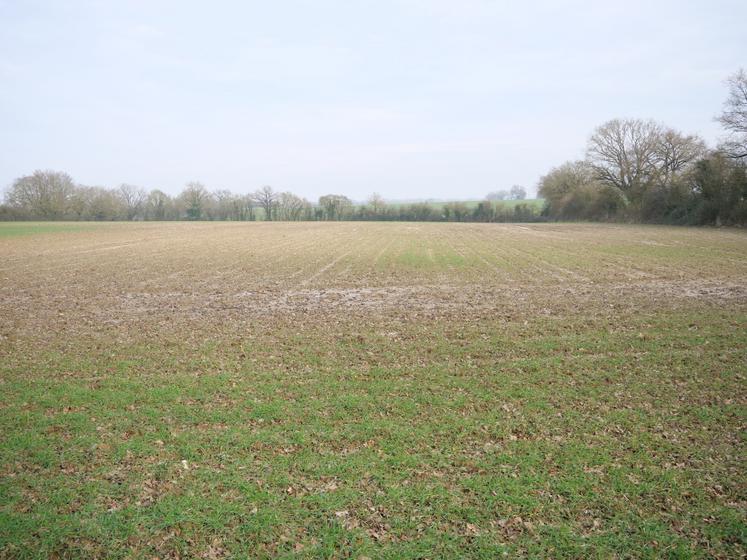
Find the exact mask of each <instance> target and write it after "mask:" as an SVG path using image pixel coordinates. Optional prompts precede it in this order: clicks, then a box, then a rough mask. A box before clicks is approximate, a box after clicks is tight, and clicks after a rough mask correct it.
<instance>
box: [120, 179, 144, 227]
mask: <svg viewBox="0 0 747 560" xmlns="http://www.w3.org/2000/svg"><path fill="white" fill-rule="evenodd" d="M118 191H119V192H118V194H119V197H120V198H121V199H122V202H123V203H124V207H125V212H126V217H127V219H128V220H134V219H135V218H136V217H137V216H138V215H142V213H143V211H144V206H145V201H146V200H147V199H148V193H147V192H145V190H144V189H141V188H140V187H136V186H135V185H128V184H126V183H123V184H121V185H119V189H118Z"/></svg>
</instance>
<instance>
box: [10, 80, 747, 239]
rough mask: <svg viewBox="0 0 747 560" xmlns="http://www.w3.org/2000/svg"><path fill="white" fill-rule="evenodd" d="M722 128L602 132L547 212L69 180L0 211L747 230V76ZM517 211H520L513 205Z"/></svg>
mask: <svg viewBox="0 0 747 560" xmlns="http://www.w3.org/2000/svg"><path fill="white" fill-rule="evenodd" d="M727 83H728V87H729V95H728V98H727V100H726V102H725V104H724V108H723V112H722V114H721V115H720V116H719V117H718V120H719V122H720V123H721V124H722V125H723V127H724V130H725V132H726V136H725V137H724V138H723V140H722V142H721V143H720V144H719V145H718V146H717V147H716V148H715V149H709V148H708V147H707V146H706V144H705V142H704V141H703V140H702V139H701V138H699V137H698V136H696V135H687V134H683V133H681V132H679V131H677V130H674V129H672V128H670V127H668V126H665V125H663V124H660V123H657V122H654V121H645V120H639V119H614V120H611V121H609V122H607V123H605V124H603V125H601V126H599V127H598V128H597V129H596V130H594V132H593V134H592V135H591V137H590V139H589V141H588V145H587V149H586V155H585V158H584V159H582V160H579V161H571V162H567V163H564V164H562V165H560V166H558V167H556V168H554V169H552V170H551V171H550V172H549V173H547V174H546V175H544V176H543V177H542V178H541V179H540V181H539V184H538V194H539V196H540V197H542V198H543V199H544V206H540V205H537V204H531V203H527V202H523V200H524V199H525V198H526V190H525V189H524V188H523V187H520V186H518V185H515V186H513V187H512V188H511V189H510V190H501V191H494V192H491V193H489V194H488V195H487V196H486V197H485V200H483V201H480V202H477V203H475V204H466V203H464V202H448V203H443V204H434V203H428V202H414V203H410V204H391V203H387V202H386V201H385V200H384V199H383V198H382V197H381V196H379V195H378V194H374V195H372V196H371V197H370V198H369V200H367V201H366V202H365V203H364V204H354V203H353V201H351V200H350V199H349V198H348V197H346V196H344V195H340V194H328V195H324V196H322V197H320V198H319V199H318V201H317V202H316V203H311V202H309V201H308V200H306V199H305V198H302V197H299V196H297V195H295V194H293V193H291V192H278V191H275V190H274V189H273V188H272V187H270V186H265V187H262V188H260V189H258V190H256V191H254V192H252V193H249V194H235V193H232V192H230V191H228V190H216V191H213V192H210V191H208V190H207V188H206V187H205V186H204V185H203V184H202V183H199V182H190V183H187V185H186V186H185V188H184V189H183V190H182V192H181V193H180V194H179V195H178V196H173V197H172V196H169V195H168V194H166V193H164V192H163V191H161V190H158V189H154V190H151V191H146V190H145V189H143V188H141V187H137V186H133V185H128V184H122V185H120V186H119V187H117V188H113V189H112V188H104V187H89V186H84V185H78V184H76V183H75V182H74V181H73V179H72V178H71V177H70V176H69V175H68V174H67V173H62V172H57V171H35V172H34V173H33V174H31V175H28V176H25V177H20V178H18V179H16V180H15V181H14V182H13V184H12V185H11V186H10V187H9V188H8V189H7V191H6V193H5V197H4V202H3V204H2V205H0V219H4V220H31V219H34V220H234V221H251V220H269V221H272V220H284V221H299V220H392V221H455V222H465V221H478V222H533V221H546V220H593V221H600V220H601V221H636V222H651V223H673V224H713V225H721V224H732V225H745V224H747V73H745V72H744V70H739V71H738V72H737V73H736V74H734V75H733V76H731V77H730V78H729V79H728V81H727ZM506 200H512V201H513V202H511V203H507V202H506Z"/></svg>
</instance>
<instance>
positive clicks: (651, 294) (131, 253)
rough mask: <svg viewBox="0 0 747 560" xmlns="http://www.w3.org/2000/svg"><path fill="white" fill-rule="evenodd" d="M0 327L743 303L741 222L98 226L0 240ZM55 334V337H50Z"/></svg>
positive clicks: (25, 330) (42, 334) (44, 332)
mask: <svg viewBox="0 0 747 560" xmlns="http://www.w3.org/2000/svg"><path fill="white" fill-rule="evenodd" d="M0 254H2V257H3V258H2V261H1V262H0V280H1V283H0V336H2V337H3V339H12V338H18V337H21V338H25V337H31V338H39V339H45V338H46V337H47V336H50V335H52V334H55V333H57V334H59V332H60V330H62V329H65V330H66V331H69V332H70V334H71V335H86V334H89V333H91V334H93V333H96V332H98V331H100V330H102V329H103V330H106V329H115V330H117V331H118V334H119V335H123V334H129V335H132V336H134V337H137V336H138V334H139V333H142V332H149V333H150V335H153V334H154V333H156V332H157V331H158V330H159V329H162V330H168V329H173V328H185V326H186V325H189V328H190V329H195V328H201V327H203V328H205V329H210V328H214V327H215V326H220V327H221V328H225V327H226V326H227V325H228V326H230V325H234V326H241V325H244V324H246V323H248V322H252V321H257V320H259V321H263V322H265V321H268V320H269V321H272V320H276V319H278V320H280V319H291V320H293V319H294V318H300V317H306V318H308V319H313V320H314V321H318V322H319V321H321V323H320V324H323V322H324V321H327V320H333V321H338V320H342V321H345V320H348V319H350V318H351V317H359V318H364V319H365V318H366V317H375V316H381V315H384V316H387V315H397V316H400V317H413V318H415V319H419V318H422V317H424V316H425V317H427V316H439V317H440V316H446V317H448V316H460V315H473V316H481V315H484V314H490V315H493V316H495V315H498V316H501V317H505V318H507V319H509V320H511V319H520V318H522V317H525V316H527V315H532V314H534V315H537V314H546V315H552V314H581V313H587V314H588V313H604V312H605V310H607V309H613V310H614V309H617V310H619V309H646V308H647V307H651V306H662V305H665V306H666V305H674V306H677V305H691V304H692V303H693V302H695V301H697V302H699V303H702V304H706V305H730V306H734V305H737V306H744V305H747V232H743V231H738V230H711V229H693V228H666V227H650V226H647V227H638V226H615V225H570V224H539V225H513V224H511V225H496V224H410V223H243V224H241V223H165V224H101V225H99V226H97V227H93V228H91V229H89V230H86V231H71V232H65V233H56V234H38V235H29V236H20V237H12V238H6V239H0ZM57 334H55V336H57Z"/></svg>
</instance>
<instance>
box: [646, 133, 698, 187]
mask: <svg viewBox="0 0 747 560" xmlns="http://www.w3.org/2000/svg"><path fill="white" fill-rule="evenodd" d="M706 151H707V150H706V145H705V142H703V140H702V139H701V138H700V137H698V136H695V135H687V136H686V135H684V134H681V133H679V132H677V131H676V130H674V129H671V128H666V129H663V130H662V131H661V134H660V135H659V142H658V145H657V148H656V155H655V160H654V161H655V164H656V168H657V171H658V182H659V184H661V185H663V186H669V185H670V184H671V183H672V181H673V180H674V179H675V177H676V176H677V175H678V174H679V173H681V172H682V171H684V170H685V169H686V168H688V167H689V166H691V165H692V164H693V163H694V162H695V161H697V160H698V159H700V158H702V157H704V156H705V155H706Z"/></svg>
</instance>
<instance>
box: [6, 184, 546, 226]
mask: <svg viewBox="0 0 747 560" xmlns="http://www.w3.org/2000/svg"><path fill="white" fill-rule="evenodd" d="M507 192H508V191H507ZM522 193H523V195H522V197H521V198H518V197H517V193H516V191H514V195H513V196H510V197H508V196H507V198H510V199H512V200H515V201H518V200H521V199H523V197H524V196H525V194H526V193H525V192H524V191H523V190H522ZM502 200H503V199H500V200H497V201H493V200H485V201H480V202H477V203H471V204H468V203H465V202H447V203H442V204H435V203H428V202H413V203H410V204H392V203H388V202H386V201H385V200H384V199H383V198H382V197H381V196H380V195H378V194H373V195H372V196H371V197H370V198H369V199H368V200H367V201H366V202H365V203H363V204H355V203H353V201H352V200H350V199H349V198H348V197H346V196H344V195H339V194H328V195H324V196H321V197H319V199H318V201H317V202H316V203H315V204H312V203H311V202H309V201H308V200H307V199H305V198H302V197H300V196H298V195H295V194H293V193H291V192H278V191H275V190H274V189H273V188H272V187H270V186H264V187H262V188H260V189H258V190H256V191H254V192H252V193H249V194H234V193H232V192H230V191H227V190H216V191H213V192H210V191H208V190H207V188H206V187H205V186H204V185H203V184H202V183H199V182H194V181H193V182H190V183H187V184H186V186H185V187H184V189H183V190H182V192H181V193H180V194H179V195H178V196H174V197H172V196H169V195H168V194H166V193H164V192H163V191H161V190H158V189H154V190H151V191H146V190H145V189H143V188H140V187H136V186H133V185H128V184H122V185H120V186H119V187H117V188H113V189H107V188H103V187H87V186H83V185H77V184H75V182H74V181H73V179H72V178H71V177H70V176H69V175H68V174H67V173H62V172H57V171H35V172H34V173H33V174H31V175H28V176H26V177H20V178H19V179H16V180H15V181H14V182H13V184H12V185H11V187H10V189H8V191H7V192H6V195H5V203H4V204H3V205H2V206H0V219H5V220H81V221H84V220H89V221H105V220H231V221H254V220H267V221H275V220H281V221H311V220H391V221H459V222H465V221H484V222H492V221H503V222H508V221H532V220H536V219H539V218H540V210H541V207H538V206H536V205H531V204H527V203H524V204H509V203H506V202H502Z"/></svg>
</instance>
